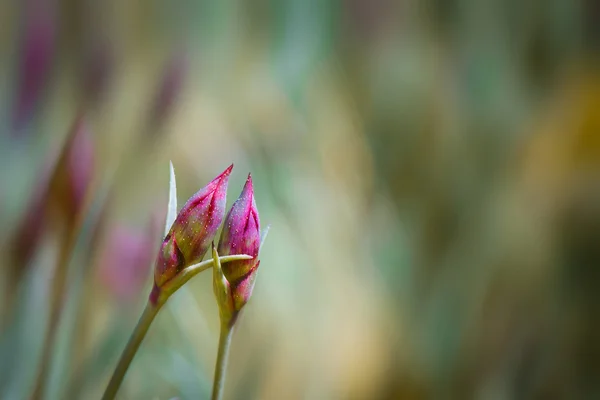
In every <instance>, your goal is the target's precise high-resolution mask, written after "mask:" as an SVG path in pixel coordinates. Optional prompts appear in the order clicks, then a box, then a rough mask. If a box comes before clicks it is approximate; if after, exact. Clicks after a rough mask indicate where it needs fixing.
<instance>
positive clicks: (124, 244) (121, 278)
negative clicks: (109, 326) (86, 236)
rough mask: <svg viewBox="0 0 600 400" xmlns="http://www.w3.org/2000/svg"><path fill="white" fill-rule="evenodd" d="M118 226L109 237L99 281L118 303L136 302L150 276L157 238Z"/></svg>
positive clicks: (102, 258)
mask: <svg viewBox="0 0 600 400" xmlns="http://www.w3.org/2000/svg"><path fill="white" fill-rule="evenodd" d="M153 236H154V235H152V234H149V233H147V232H139V231H137V230H135V229H132V228H129V227H125V226H117V227H116V228H114V229H113V230H112V231H111V232H110V233H109V237H108V243H107V245H106V246H105V250H104V252H103V256H102V257H101V264H100V271H99V272H100V279H101V281H102V282H103V284H104V285H105V286H106V288H107V289H108V290H109V291H110V292H111V293H112V294H113V295H114V296H115V298H116V299H117V300H118V301H128V302H129V301H131V300H134V299H135V298H136V297H137V295H138V294H139V293H140V291H141V290H142V288H143V286H144V284H145V283H146V280H147V279H148V277H149V276H150V270H151V267H152V258H153V256H154V251H155V239H156V238H155V237H153Z"/></svg>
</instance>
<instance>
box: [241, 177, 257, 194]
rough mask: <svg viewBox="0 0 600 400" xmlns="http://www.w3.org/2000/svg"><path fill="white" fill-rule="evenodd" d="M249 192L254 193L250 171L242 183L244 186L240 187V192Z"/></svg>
mask: <svg viewBox="0 0 600 400" xmlns="http://www.w3.org/2000/svg"><path fill="white" fill-rule="evenodd" d="M246 191H248V192H250V193H251V194H254V186H253V184H252V173H248V178H246V183H245V184H244V188H243V189H242V192H244V193H245V192H246Z"/></svg>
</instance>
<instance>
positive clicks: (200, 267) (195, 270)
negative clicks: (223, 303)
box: [161, 254, 253, 297]
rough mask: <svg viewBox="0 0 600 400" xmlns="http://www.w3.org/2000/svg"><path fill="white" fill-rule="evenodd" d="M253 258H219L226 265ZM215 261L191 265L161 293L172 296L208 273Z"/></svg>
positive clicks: (245, 256)
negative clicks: (204, 273) (188, 283)
mask: <svg viewBox="0 0 600 400" xmlns="http://www.w3.org/2000/svg"><path fill="white" fill-rule="evenodd" d="M252 258H253V257H252V256H249V255H247V254H236V255H232V256H223V257H219V261H220V262H221V263H222V264H224V263H227V262H230V261H238V260H251V259H252ZM213 262H214V260H213V259H208V260H204V261H202V262H200V263H198V264H193V265H190V266H189V267H186V268H184V269H183V271H181V272H180V273H179V274H177V275H176V276H175V277H174V278H173V279H171V280H170V281H169V282H167V283H165V284H164V286H163V287H162V288H161V292H162V293H164V295H165V296H167V297H168V296H170V295H171V294H173V293H174V292H175V291H176V290H177V289H179V288H180V287H181V286H183V285H184V284H185V283H186V282H187V281H189V280H190V279H192V278H193V277H194V276H196V275H198V274H199V273H200V272H202V271H206V270H207V269H209V268H212V266H213Z"/></svg>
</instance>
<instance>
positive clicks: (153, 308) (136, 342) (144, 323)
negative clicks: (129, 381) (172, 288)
mask: <svg viewBox="0 0 600 400" xmlns="http://www.w3.org/2000/svg"><path fill="white" fill-rule="evenodd" d="M162 304H163V303H162V302H158V303H156V304H152V302H150V301H149V302H148V303H147V304H146V308H145V309H144V312H143V313H142V316H141V317H140V320H139V321H138V323H137V325H136V327H135V329H134V330H133V333H132V334H131V337H130V338H129V342H127V346H126V347H125V350H123V353H122V354H121V358H120V359H119V364H117V368H115V372H113V375H112V378H110V382H109V383H108V386H107V387H106V390H105V391H104V395H103V396H102V400H111V399H114V398H115V396H116V394H117V391H118V390H119V387H120V386H121V382H123V378H124V377H125V373H126V372H127V369H128V368H129V364H131V360H133V356H135V353H136V351H137V349H138V347H140V343H142V340H144V337H145V336H146V332H148V328H149V327H150V324H151V323H152V321H153V320H154V317H155V316H156V314H157V313H158V310H160V307H161V306H162Z"/></svg>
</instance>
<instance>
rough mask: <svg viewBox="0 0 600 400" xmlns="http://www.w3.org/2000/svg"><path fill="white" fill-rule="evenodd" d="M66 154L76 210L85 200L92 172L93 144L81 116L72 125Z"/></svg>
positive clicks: (71, 194)
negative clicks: (71, 133) (71, 134)
mask: <svg viewBox="0 0 600 400" xmlns="http://www.w3.org/2000/svg"><path fill="white" fill-rule="evenodd" d="M66 156H67V157H68V158H67V174H68V178H69V189H70V196H71V201H72V204H73V205H74V206H75V209H77V210H78V209H79V208H80V207H81V205H82V204H83V202H84V200H85V195H86V192H87V189H88V187H89V185H90V182H91V180H92V176H93V174H94V144H93V142H92V138H91V135H90V130H89V127H88V125H87V124H86V122H85V120H84V119H83V118H80V119H78V120H77V122H76V123H75V126H74V127H73V136H72V137H71V140H70V142H69V143H68V147H67V154H66Z"/></svg>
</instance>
